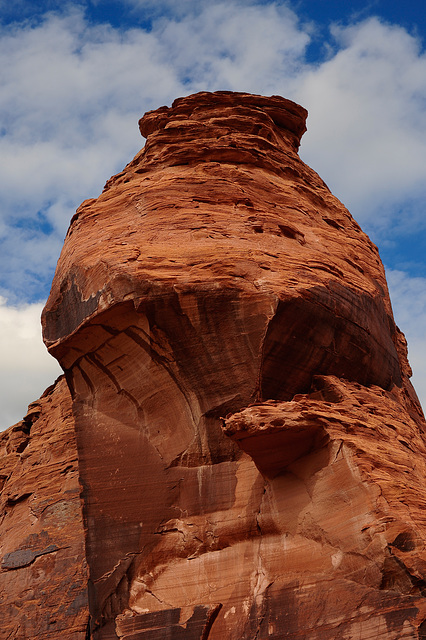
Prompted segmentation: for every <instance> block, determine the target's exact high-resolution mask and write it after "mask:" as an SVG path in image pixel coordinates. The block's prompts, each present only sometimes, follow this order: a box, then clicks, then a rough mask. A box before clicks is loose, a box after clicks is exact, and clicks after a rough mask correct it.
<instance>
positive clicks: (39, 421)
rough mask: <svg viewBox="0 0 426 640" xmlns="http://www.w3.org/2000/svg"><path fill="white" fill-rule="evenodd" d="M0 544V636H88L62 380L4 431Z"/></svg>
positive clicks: (45, 639)
mask: <svg viewBox="0 0 426 640" xmlns="http://www.w3.org/2000/svg"><path fill="white" fill-rule="evenodd" d="M0 550H1V551H0V555H1V559H0V562H1V564H0V614H1V615H0V620H1V622H0V638H1V639H2V640H3V639H4V640H6V639H7V640H12V639H13V640H15V639H16V640H18V639H19V640H30V639H31V640H57V638H62V639H63V640H77V639H80V638H85V635H86V628H87V621H88V615H89V611H88V597H87V579H88V575H87V567H86V562H85V551H84V531H83V522H82V518H81V505H80V487H79V483H78V463H77V449H76V443H75V434H74V421H73V417H72V403H71V397H70V394H69V391H68V388H67V385H66V383H65V380H64V379H63V378H62V379H59V380H58V381H57V382H56V383H55V385H53V386H52V387H49V389H47V390H46V391H45V393H44V394H43V396H42V397H41V398H40V400H38V401H37V402H33V403H32V404H31V405H30V406H29V407H28V414H27V415H26V416H25V418H24V419H23V420H22V421H21V422H19V423H18V424H16V425H14V426H13V427H10V429H8V430H7V431H4V432H3V433H0Z"/></svg>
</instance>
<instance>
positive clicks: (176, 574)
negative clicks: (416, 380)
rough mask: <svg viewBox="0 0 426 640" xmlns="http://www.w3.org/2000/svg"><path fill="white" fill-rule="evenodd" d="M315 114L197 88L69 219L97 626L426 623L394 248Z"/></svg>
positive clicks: (69, 307)
mask: <svg viewBox="0 0 426 640" xmlns="http://www.w3.org/2000/svg"><path fill="white" fill-rule="evenodd" d="M306 115H307V114H306V111H305V110H304V109H302V108H301V107H299V106H298V105H296V104H294V103H292V102H290V101H288V100H285V99H283V98H280V97H277V96H273V97H270V98H266V97H262V96H252V95H248V94H237V93H230V92H217V93H214V94H210V93H200V94H196V95H194V96H189V97H186V98H180V99H178V100H176V101H175V102H174V103H173V105H172V107H170V108H167V107H162V108H160V109H158V110H156V111H153V112H150V113H148V114H146V115H145V116H144V117H143V118H142V120H141V121H140V129H141V133H142V135H144V136H145V137H146V138H147V141H146V145H145V147H144V149H142V151H141V152H140V153H139V154H138V155H137V156H136V157H135V158H134V159H133V160H132V161H131V162H130V163H129V164H128V165H127V167H126V168H125V169H124V171H123V172H121V173H120V174H118V175H117V176H114V177H113V178H111V179H110V180H109V181H108V182H107V184H106V186H105V189H104V192H103V193H102V195H101V196H100V197H99V198H98V199H97V200H88V201H86V202H84V203H83V204H82V205H81V207H80V208H79V209H78V210H77V213H76V215H75V216H74V218H73V220H72V221H71V226H70V229H69V231H68V234H67V238H66V240H65V244H64V248H63V251H62V254H61V257H60V260H59V262H58V266H57V271H56V275H55V278H54V281H53V285H52V290H51V295H50V297H49V300H48V302H47V305H46V308H45V310H44V314H43V327H44V338H45V341H46V344H47V345H48V348H49V350H50V352H51V353H52V354H53V355H54V356H55V357H56V358H57V359H58V360H59V362H60V364H61V366H62V367H63V369H64V371H65V376H66V381H67V384H68V388H69V391H70V394H71V398H72V418H71V414H69V416H70V417H69V419H70V423H69V424H70V428H71V423H72V429H73V430H74V431H75V437H76V446H77V450H78V470H79V476H80V483H81V504H82V509H83V523H84V540H85V560H86V561H87V567H88V575H89V580H88V596H87V601H88V607H89V613H90V621H89V625H88V630H87V636H86V640H87V639H88V638H93V639H94V640H110V639H116V638H123V639H125V640H157V639H158V640H159V639H163V638H166V637H170V638H173V639H174V640H175V639H179V638H182V639H185V640H206V639H207V638H209V640H223V638H226V639H227V640H255V639H256V640H264V639H266V638H272V639H274V638H275V639H276V640H281V639H283V638H291V639H293V640H302V639H305V638H309V639H311V640H322V639H324V640H325V639H327V640H334V639H338V638H341V639H342V640H344V639H347V638H357V639H359V640H367V639H370V638H379V639H380V638H383V639H387V640H393V639H395V640H396V639H397V638H398V639H400V638H406V639H419V638H424V637H426V600H425V594H426V582H425V580H426V565H425V560H426V550H425V539H426V529H425V525H426V523H425V517H424V515H423V514H424V501H425V491H424V478H425V477H426V468H425V461H426V457H425V453H426V452H425V435H424V433H425V427H426V425H425V421H424V418H423V414H422V411H421V408H420V405H419V403H418V400H417V398H416V395H415V392H414V390H413V388H412V386H411V384H410V381H409V376H410V373H411V372H410V368H409V365H408V362H407V355H406V344H405V339H404V337H403V335H402V334H401V333H400V332H399V330H398V328H397V327H396V326H395V323H394V320H393V317H392V310H391V304H390V300H389V295H388V291H387V287H386V281H385V276H384V271H383V267H382V264H381V261H380V258H379V255H378V251H377V248H376V247H375V246H374V245H373V244H372V243H371V241H370V240H369V239H368V237H367V236H366V235H365V234H364V233H363V232H362V230H361V229H360V228H359V226H358V225H357V224H356V222H355V221H354V220H353V219H352V217H351V216H350V214H349V212H348V211H347V210H346V209H345V208H344V207H343V205H342V204H341V203H340V202H339V201H338V200H337V199H336V198H335V197H334V196H333V195H332V194H331V193H330V191H329V189H328V188H327V186H326V185H325V184H324V183H323V181H322V180H321V179H320V178H319V176H318V175H317V174H316V173H315V172H314V171H312V170H311V169H310V168H309V167H307V166H306V165H305V164H304V163H303V162H302V161H301V160H300V158H299V156H298V154H297V150H298V146H299V142H300V137H301V135H302V134H303V132H304V131H305V119H306ZM61 384H62V383H61ZM51 415H52V416H53V414H51ZM67 415H68V414H67ZM49 428H50V427H49ZM79 535H81V534H79ZM77 537H78V536H77ZM76 539H77V538H76ZM80 540H81V538H80ZM43 548H44V547H43ZM46 548H48V547H46ZM8 552H9V551H8ZM43 557H44V556H43ZM46 557H47V554H46ZM40 559H41V558H38V559H37V562H38V561H39V560H40ZM77 565H78V566H79V567H80V569H79V571H80V570H83V569H84V564H83V563H81V562H80V563H79V562H76V563H75V567H77ZM66 572H68V574H69V572H70V567H68V568H67V569H66ZM66 572H65V570H64V572H63V575H65V573H66ZM87 601H85V602H84V603H83V604H82V608H81V616H82V618H81V619H83V617H84V615H83V614H84V612H85V611H86V610H85V608H84V607H85V606H86V604H87ZM79 615H80V614H79ZM63 617H64V619H65V620H69V627H68V628H71V619H70V618H69V616H68V614H64V616H63ZM66 624H67V623H66V622H65V623H64V628H67V627H66ZM73 624H74V623H73ZM81 628H82V627H81ZM79 632H80V631H76V633H79ZM11 637H13V638H14V637H19V636H13V635H12V636H11ZM39 637H43V636H41V635H40V636H39ZM46 637H49V636H46ZM71 637H72V636H71ZM75 637H76V638H78V637H79V636H75Z"/></svg>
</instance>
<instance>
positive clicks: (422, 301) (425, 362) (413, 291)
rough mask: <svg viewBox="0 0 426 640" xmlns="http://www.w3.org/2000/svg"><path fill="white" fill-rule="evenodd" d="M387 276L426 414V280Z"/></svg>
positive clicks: (391, 273)
mask: <svg viewBox="0 0 426 640" xmlns="http://www.w3.org/2000/svg"><path fill="white" fill-rule="evenodd" d="M386 276H387V280H388V285H389V291H390V294H391V298H392V305H393V311H394V315H395V320H396V322H397V324H398V326H399V327H400V328H401V330H402V331H403V332H404V333H405V337H406V338H407V341H408V358H409V361H410V365H411V367H412V369H413V378H412V382H413V385H414V387H415V389H416V391H417V394H418V396H419V399H420V402H421V403H422V406H423V408H424V410H426V322H425V319H426V278H420V277H410V276H409V275H407V274H406V273H404V272H403V271H398V270H396V269H388V270H387V271H386Z"/></svg>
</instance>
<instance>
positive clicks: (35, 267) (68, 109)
mask: <svg viewBox="0 0 426 640" xmlns="http://www.w3.org/2000/svg"><path fill="white" fill-rule="evenodd" d="M98 4H99V5H102V2H99V3H98ZM126 6H127V7H128V9H129V10H132V11H133V12H134V13H133V15H134V16H138V15H139V16H142V18H143V19H146V26H145V27H144V26H135V27H132V28H126V29H124V28H121V29H120V28H114V27H112V26H111V25H109V24H94V23H93V22H91V21H90V20H89V19H88V17H87V16H86V15H85V13H84V9H83V8H82V7H81V6H80V7H76V6H67V5H64V9H63V10H62V11H56V12H52V11H51V12H48V13H46V14H44V15H43V16H41V17H40V16H39V17H38V18H37V20H34V21H31V20H27V21H25V22H22V23H15V24H12V25H8V26H7V27H2V28H1V29H0V82H1V86H2V94H1V99H0V123H1V128H0V155H1V157H2V168H3V171H2V180H1V182H0V249H1V251H0V274H1V278H0V294H1V295H3V296H4V298H6V299H7V301H8V302H7V303H5V302H4V301H3V302H2V305H1V306H0V322H2V323H3V324H2V326H3V333H4V336H5V338H4V339H5V340H6V343H7V344H13V342H14V341H15V345H16V344H17V343H16V340H17V339H18V334H17V327H18V326H19V323H20V322H21V323H22V326H27V325H26V323H27V322H30V321H31V322H34V326H35V327H37V331H38V325H39V321H38V317H37V316H38V314H39V310H40V306H41V304H40V301H41V300H43V299H45V298H46V296H47V294H48V289H49V283H50V280H51V278H52V275H53V270H54V265H55V263H56V260H57V258H58V255H59V251H60V247H61V245H62V241H63V237H64V235H65V232H66V228H67V226H68V223H69V219H70V218H71V216H72V214H73V213H74V211H75V208H76V207H77V206H78V205H79V204H80V202H81V201H82V200H84V199H86V198H88V197H96V196H97V195H98V194H99V192H100V191H101V190H102V187H103V184H104V182H105V181H106V179H107V178H108V177H109V176H110V175H112V174H114V173H116V172H118V171H120V170H121V168H122V167H123V166H124V165H125V164H126V163H127V162H128V161H129V160H130V159H131V158H132V157H133V155H134V154H135V153H136V152H137V151H138V150H139V148H140V147H141V146H142V144H143V140H141V139H140V137H139V134H138V131H137V121H138V119H139V117H140V116H141V115H142V114H143V113H144V112H145V111H146V110H149V109H153V108H157V107H158V106H160V105H162V104H170V103H171V102H172V100H173V99H174V98H176V97H178V96H180V95H187V94H189V93H193V92H195V91H199V90H211V91H214V90H217V89H231V90H243V91H250V92H254V93H263V94H267V95H270V94H281V95H283V96H285V97H288V98H290V99H293V100H296V101H297V102H300V103H301V104H303V106H305V107H306V108H308V110H309V113H310V115H309V119H308V133H307V134H305V139H304V140H303V142H302V147H301V157H302V159H304V160H305V161H306V162H308V164H310V165H311V166H313V168H314V169H315V170H316V171H318V173H319V174H320V175H321V176H322V177H323V178H324V179H325V180H326V182H327V183H328V184H329V186H330V188H331V189H332V191H333V192H334V193H335V194H336V195H337V196H338V197H340V198H341V199H342V201H343V202H344V203H345V204H346V205H347V206H348V207H349V209H350V210H351V212H352V214H353V215H354V217H355V218H356V219H357V220H358V221H359V222H360V223H361V224H362V225H363V227H364V228H365V230H366V231H367V232H369V233H370V234H371V235H372V237H373V239H374V241H375V242H376V243H378V244H379V247H382V248H383V251H384V253H385V255H386V261H387V262H388V263H389V265H388V266H389V267H391V268H392V269H393V271H392V272H391V277H392V286H391V291H392V294H393V302H394V307H395V309H398V310H399V309H405V310H406V311H407V313H405V312H404V313H405V315H404V314H403V313H402V312H400V315H401V317H397V321H398V323H399V324H400V325H401V328H402V329H403V330H406V331H407V333H409V332H411V331H413V332H414V331H417V333H416V334H414V333H413V336H414V341H416V342H415V343H416V345H417V347H416V349H415V351H416V356H414V357H413V355H414V354H413V349H411V350H410V354H412V355H411V360H412V364H413V368H414V370H415V371H416V369H418V368H419V367H420V366H421V362H420V361H423V360H425V361H426V357H425V356H426V340H424V338H422V336H421V335H420V333H421V331H420V329H419V327H420V326H421V327H423V324H424V323H423V321H422V320H423V318H424V317H425V314H426V309H424V307H422V311H421V312H419V313H417V311H416V310H417V309H418V300H419V291H421V292H424V286H425V281H424V279H423V278H419V273H418V269H420V268H422V267H423V268H424V261H423V260H420V259H414V257H413V256H412V255H410V253H411V252H412V247H413V243H414V242H415V239H416V238H417V237H419V235H420V234H421V233H424V231H425V226H426V222H425V220H426V218H425V216H424V214H423V202H424V198H425V190H426V187H425V185H426V163H425V162H424V158H425V155H426V57H425V55H424V52H423V50H422V48H421V43H420V42H419V40H418V39H416V38H415V37H413V36H412V35H410V34H408V33H407V32H406V31H405V30H404V29H402V28H400V27H398V26H395V25H390V24H386V23H384V22H383V21H380V20H379V19H377V18H370V19H368V20H364V21H361V22H359V23H355V24H352V25H349V26H341V25H330V31H329V33H328V36H327V38H326V40H325V41H324V42H323V51H324V55H323V57H322V58H321V59H320V60H316V61H315V62H312V60H311V58H310V54H309V52H310V46H311V45H312V44H315V43H316V44H318V42H317V38H318V37H319V35H318V34H319V31H318V27H317V25H315V24H312V23H306V22H302V21H300V20H299V18H298V16H297V13H296V12H295V11H293V10H292V9H291V8H289V6H287V5H286V4H283V3H282V2H278V1H277V2H260V1H259V2H256V1H255V0H253V1H252V2H237V1H233V2H232V1H231V2H226V3H225V2H215V1H214V0H212V1H211V2H204V1H202V2H197V3H195V2H193V1H191V0H184V1H182V2H180V3H175V2H172V1H171V0H163V1H162V2H155V3H154V2H153V0H139V1H137V0H127V2H123V10H125V7H126ZM135 24H137V21H136V20H135ZM406 243H408V244H409V246H410V247H411V249H407V248H406ZM396 255H398V256H399V258H398V259H399V262H395V261H392V256H396ZM398 273H399V274H400V275H397V274H398ZM401 274H402V275H401ZM420 275H426V271H425V272H424V273H423V274H420ZM398 278H399V279H398ZM422 295H423V294H422ZM401 301H402V302H401ZM8 305H9V306H8ZM10 305H13V306H10ZM410 310H412V311H410ZM416 314H417V315H416ZM422 314H424V315H422ZM413 318H416V322H418V325H417V326H418V328H417V329H416V330H414V329H412V328H411V327H412V324H409V323H410V322H411V321H412V319H413ZM410 319H411V320H410ZM404 323H407V327H409V330H407V328H406V327H405V326H404ZM34 331H35V330H34ZM36 333H37V332H35V333H33V334H32V335H33V337H32V338H31V339H28V340H27V341H26V342H24V343H23V344H25V345H26V349H27V352H28V355H27V359H26V365H25V366H24V363H23V361H21V360H20V359H19V358H20V356H19V353H18V352H19V350H20V348H21V347H19V346H15V347H14V350H13V348H12V347H11V351H10V352H9V351H7V354H8V355H7V357H5V358H3V359H2V362H1V364H0V384H1V383H2V382H4V386H3V389H4V391H3V390H2V392H1V394H2V401H1V403H0V405H1V406H0V411H1V412H2V414H1V423H2V424H3V423H4V422H5V421H6V422H7V420H9V421H12V422H13V421H15V420H17V419H18V418H19V417H21V415H23V413H25V409H26V404H27V403H28V402H30V401H31V400H33V399H34V398H35V397H36V396H37V395H38V394H39V393H40V389H39V386H40V384H39V380H40V379H41V378H40V376H39V375H38V369H37V367H38V366H39V367H40V371H41V370H43V371H47V370H49V367H52V364H51V363H50V360H42V356H41V355H40V354H41V351H40V350H42V349H43V347H41V346H40V343H39V341H38V340H39V339H38V338H36ZM37 335H38V334H37ZM6 336H9V337H8V338H6ZM409 339H410V341H411V338H410V335H409ZM31 340H34V341H35V342H37V344H38V347H37V348H36V347H34V350H32V346H30V343H31V344H32V342H31ZM35 342H34V344H35ZM410 343H411V342H410ZM37 349H39V351H38V350H37ZM5 353H6V352H5ZM13 353H15V354H16V358H15V360H14V359H13ZM44 357H46V358H47V356H43V358H44ZM414 360H416V362H414ZM47 362H49V364H46V363H47ZM52 362H53V361H52ZM52 370H53V369H52ZM13 372H16V382H15V385H16V389H17V390H18V389H19V388H21V390H22V392H21V393H20V395H19V394H18V391H17V392H16V393H14V394H12V395H11V391H10V389H11V388H12V386H13V383H12V382H11V380H12V378H13ZM22 372H25V376H27V378H28V385H27V387H26V389H27V390H24V383H23V380H24V377H23V373H22ZM31 372H32V373H31ZM55 375H56V371H55V373H54V374H53V375H52V378H53V377H54V376H55ZM422 376H423V374H422V375H421V376H419V378H418V382H417V386H418V391H419V395H420V396H423V398H424V400H425V404H426V375H425V376H423V377H422ZM31 377H32V380H33V383H34V385H33V387H31V383H30V378H31ZM49 382H50V380H47V381H46V383H49ZM25 384H27V383H25ZM8 385H9V386H8ZM18 395H19V397H20V398H21V403H22V405H21V408H18V405H19V398H18Z"/></svg>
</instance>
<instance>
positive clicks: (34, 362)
mask: <svg viewBox="0 0 426 640" xmlns="http://www.w3.org/2000/svg"><path fill="white" fill-rule="evenodd" d="M42 306H43V305H42V304H29V305H23V306H21V307H11V306H7V305H6V300H5V299H4V298H0V353H1V360H0V389H1V396H2V397H1V402H0V430H2V429H5V428H6V427H8V426H9V425H11V424H14V423H15V422H18V420H20V419H21V418H23V416H24V415H25V413H26V408H27V405H28V404H29V403H30V402H32V401H33V400H35V399H37V398H38V397H39V396H40V395H41V394H42V392H43V391H44V389H45V388H46V387H47V386H49V384H52V382H53V381H54V380H55V378H56V377H57V376H58V375H59V374H60V373H61V369H60V367H59V365H58V363H57V362H56V360H54V359H53V358H52V357H51V356H50V355H49V354H48V352H47V350H46V348H45V346H44V345H43V343H42V341H41V327H40V314H41V309H42Z"/></svg>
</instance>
